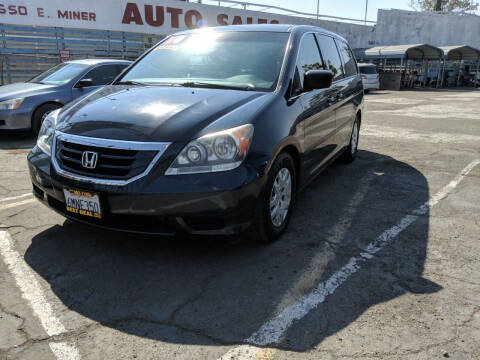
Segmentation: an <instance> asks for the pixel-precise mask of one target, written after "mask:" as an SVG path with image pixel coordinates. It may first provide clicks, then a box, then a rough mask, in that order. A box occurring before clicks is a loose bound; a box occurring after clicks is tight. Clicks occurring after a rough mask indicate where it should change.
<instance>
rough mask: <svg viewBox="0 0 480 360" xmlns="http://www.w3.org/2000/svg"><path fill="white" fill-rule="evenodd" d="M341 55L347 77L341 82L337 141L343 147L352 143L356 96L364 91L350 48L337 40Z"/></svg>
mask: <svg viewBox="0 0 480 360" xmlns="http://www.w3.org/2000/svg"><path fill="white" fill-rule="evenodd" d="M335 43H336V45H337V48H338V51H339V53H340V56H341V59H342V64H343V71H344V73H345V77H344V78H343V79H342V81H341V82H339V84H338V85H339V87H340V94H339V104H338V109H337V128H338V133H337V139H338V142H339V144H340V146H341V147H343V146H346V145H348V144H349V143H350V136H351V133H352V129H353V122H354V120H355V115H356V110H357V105H358V104H356V102H357V100H358V99H357V98H356V96H357V95H358V94H359V93H360V92H361V91H362V88H361V86H360V83H361V80H360V79H361V78H360V77H359V76H358V69H357V63H356V61H355V58H354V56H353V54H352V51H351V50H350V47H349V46H348V45H347V43H346V42H344V41H343V40H339V39H335Z"/></svg>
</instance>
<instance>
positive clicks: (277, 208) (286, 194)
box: [270, 168, 292, 227]
mask: <svg viewBox="0 0 480 360" xmlns="http://www.w3.org/2000/svg"><path fill="white" fill-rule="evenodd" d="M291 199H292V176H291V175H290V171H289V170H288V169H287V168H282V169H281V170H280V171H279V172H278V173H277V176H276V177H275V181H274V182H273V187H272V192H271V194H270V218H271V220H272V223H273V225H275V226H277V227H279V226H281V225H282V224H283V222H284V221H285V219H286V217H287V215H288V210H289V208H290V202H291Z"/></svg>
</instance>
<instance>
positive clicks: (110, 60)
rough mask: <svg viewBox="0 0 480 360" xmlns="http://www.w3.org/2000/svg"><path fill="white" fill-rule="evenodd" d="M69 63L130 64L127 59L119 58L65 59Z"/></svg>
mask: <svg viewBox="0 0 480 360" xmlns="http://www.w3.org/2000/svg"><path fill="white" fill-rule="evenodd" d="M67 62H68V63H69V64H83V65H97V64H112V63H118V64H126V65H128V64H131V63H132V62H131V61H129V60H121V59H105V58H104V59H79V60H70V61H67Z"/></svg>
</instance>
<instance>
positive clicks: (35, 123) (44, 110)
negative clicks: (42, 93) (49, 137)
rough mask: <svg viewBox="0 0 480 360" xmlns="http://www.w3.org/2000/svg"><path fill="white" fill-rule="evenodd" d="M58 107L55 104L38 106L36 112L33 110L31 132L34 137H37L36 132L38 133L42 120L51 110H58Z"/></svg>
mask: <svg viewBox="0 0 480 360" xmlns="http://www.w3.org/2000/svg"><path fill="white" fill-rule="evenodd" d="M59 108H60V106H59V105H57V104H44V105H42V106H40V107H39V108H38V109H37V110H35V113H34V115H33V118H32V132H33V134H34V135H38V132H39V131H40V127H41V126H42V123H43V120H44V119H45V118H46V117H47V115H48V114H49V113H51V112H52V111H53V110H56V109H59Z"/></svg>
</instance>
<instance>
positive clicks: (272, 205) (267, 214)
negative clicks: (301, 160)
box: [253, 152, 296, 243]
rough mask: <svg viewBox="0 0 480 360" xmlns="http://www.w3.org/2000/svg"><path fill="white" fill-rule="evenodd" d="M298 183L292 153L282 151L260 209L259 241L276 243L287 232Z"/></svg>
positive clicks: (255, 232)
mask: <svg viewBox="0 0 480 360" xmlns="http://www.w3.org/2000/svg"><path fill="white" fill-rule="evenodd" d="M295 184H296V173H295V163H294V161H293V159H292V157H291V156H290V155H289V154H288V153H286V152H282V153H280V155H278V157H277V158H276V159H275V162H274V163H273V165H272V168H271V169H270V173H269V176H268V181H267V184H266V185H265V189H264V191H263V194H262V195H261V197H260V201H259V204H258V206H257V210H256V216H255V219H256V222H255V224H254V225H253V237H254V238H255V240H257V241H259V242H263V243H269V242H273V241H275V240H276V239H278V238H279V237H280V235H282V234H283V233H284V232H285V230H286V228H287V226H288V222H289V220H290V215H291V212H292V208H293V204H294V201H295V189H296V187H295Z"/></svg>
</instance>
